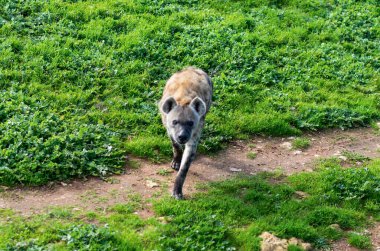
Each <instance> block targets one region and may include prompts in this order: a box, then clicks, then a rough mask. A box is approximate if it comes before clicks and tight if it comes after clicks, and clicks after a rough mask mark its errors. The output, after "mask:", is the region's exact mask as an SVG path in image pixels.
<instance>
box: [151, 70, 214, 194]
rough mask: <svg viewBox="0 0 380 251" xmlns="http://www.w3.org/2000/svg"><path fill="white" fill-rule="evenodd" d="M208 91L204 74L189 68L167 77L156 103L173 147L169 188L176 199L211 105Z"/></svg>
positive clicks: (208, 79) (209, 85)
mask: <svg viewBox="0 0 380 251" xmlns="http://www.w3.org/2000/svg"><path fill="white" fill-rule="evenodd" d="M212 89H213V85H212V82H211V79H210V78H209V76H208V75H207V74H206V73H205V72H204V71H202V70H200V69H197V68H194V67H189V68H186V69H184V70H182V71H179V72H177V73H175V74H174V75H173V76H171V77H170V79H169V80H168V81H167V82H166V86H165V89H164V93H163V95H162V98H161V100H160V102H159V107H160V112H161V116H162V123H163V124H164V126H165V127H166V130H167V132H168V135H169V137H170V140H171V142H172V146H173V160H172V163H171V167H172V168H173V169H175V170H177V171H178V174H177V177H176V179H175V183H174V188H173V197H174V198H176V199H182V198H183V194H182V187H183V183H184V182H185V179H186V174H187V171H188V170H189V167H190V164H191V162H192V161H193V160H194V157H195V152H196V150H197V146H198V142H199V138H200V136H201V131H202V128H203V125H204V121H205V117H206V113H207V112H208V110H209V109H210V106H211V98H212ZM183 146H184V147H183Z"/></svg>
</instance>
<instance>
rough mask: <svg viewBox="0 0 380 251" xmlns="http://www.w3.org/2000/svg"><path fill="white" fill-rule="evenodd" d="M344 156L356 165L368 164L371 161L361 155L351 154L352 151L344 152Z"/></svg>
mask: <svg viewBox="0 0 380 251" xmlns="http://www.w3.org/2000/svg"><path fill="white" fill-rule="evenodd" d="M342 155H343V156H345V157H346V158H347V160H348V161H350V162H352V163H355V162H366V161H369V160H370V158H369V157H366V156H364V155H362V154H360V153H356V152H350V151H343V152H342Z"/></svg>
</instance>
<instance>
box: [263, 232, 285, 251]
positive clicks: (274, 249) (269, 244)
mask: <svg viewBox="0 0 380 251" xmlns="http://www.w3.org/2000/svg"><path fill="white" fill-rule="evenodd" d="M260 238H262V239H263V241H262V242H261V251H286V250H288V243H287V241H286V240H284V239H280V238H278V237H276V236H274V235H273V234H271V233H269V232H264V233H262V234H261V235H260Z"/></svg>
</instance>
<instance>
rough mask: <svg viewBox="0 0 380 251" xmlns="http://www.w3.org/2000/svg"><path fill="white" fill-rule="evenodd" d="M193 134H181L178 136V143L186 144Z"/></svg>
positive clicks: (184, 132) (183, 132)
mask: <svg viewBox="0 0 380 251" xmlns="http://www.w3.org/2000/svg"><path fill="white" fill-rule="evenodd" d="M190 136H191V133H189V132H186V131H185V130H184V131H182V132H180V133H179V134H178V136H177V139H178V140H177V141H178V143H180V144H186V143H187V142H188V141H189V139H190Z"/></svg>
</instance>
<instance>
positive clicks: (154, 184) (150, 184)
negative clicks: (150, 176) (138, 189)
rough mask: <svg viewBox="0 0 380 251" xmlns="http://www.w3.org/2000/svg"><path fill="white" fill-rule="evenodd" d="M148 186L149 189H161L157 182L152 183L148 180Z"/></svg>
mask: <svg viewBox="0 0 380 251" xmlns="http://www.w3.org/2000/svg"><path fill="white" fill-rule="evenodd" d="M146 186H147V187H149V188H153V187H159V186H160V185H159V184H157V183H156V182H154V181H152V180H147V181H146Z"/></svg>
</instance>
